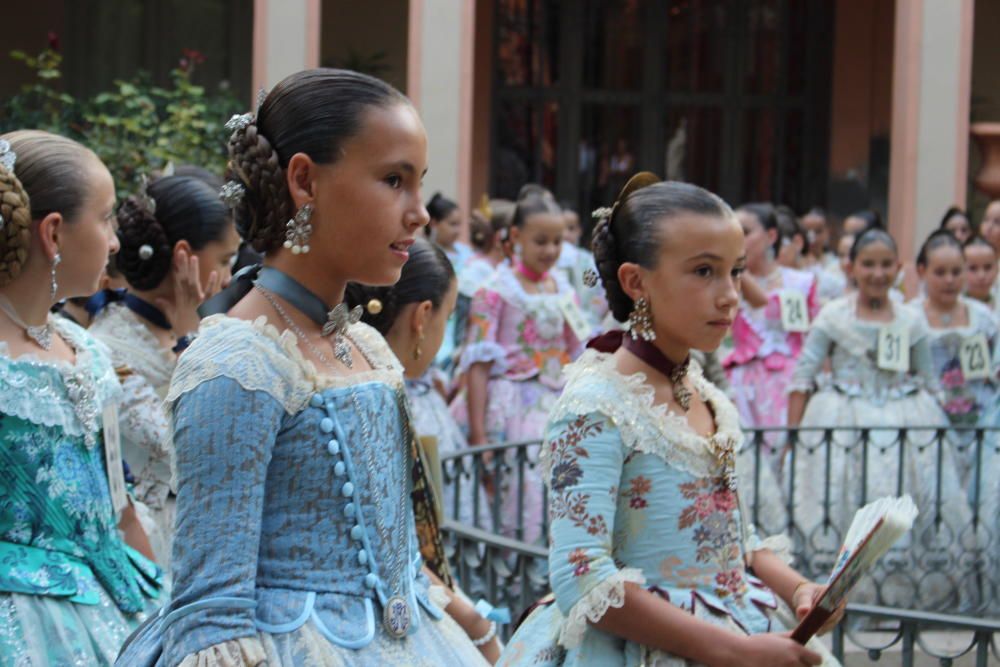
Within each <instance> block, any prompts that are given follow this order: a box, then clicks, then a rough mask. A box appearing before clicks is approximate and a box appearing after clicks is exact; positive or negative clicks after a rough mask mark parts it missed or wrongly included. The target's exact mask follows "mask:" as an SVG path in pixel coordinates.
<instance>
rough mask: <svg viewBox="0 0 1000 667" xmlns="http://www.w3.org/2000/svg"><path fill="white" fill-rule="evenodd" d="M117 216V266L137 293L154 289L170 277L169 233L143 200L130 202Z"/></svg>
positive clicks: (170, 248)
mask: <svg viewBox="0 0 1000 667" xmlns="http://www.w3.org/2000/svg"><path fill="white" fill-rule="evenodd" d="M117 216H118V241H119V242H120V243H121V249H120V250H119V251H118V255H117V256H116V257H115V266H116V267H117V269H118V271H119V272H121V274H122V275H123V276H124V277H125V280H127V281H128V284H129V285H130V286H132V287H133V288H134V289H137V290H149V289H153V288H154V287H156V286H157V285H159V284H160V283H161V282H162V281H163V279H164V278H166V277H167V274H168V273H169V272H170V265H171V262H172V261H173V246H172V245H171V243H170V240H169V239H168V238H167V232H166V230H165V229H163V225H161V224H160V223H159V222H158V221H157V220H156V216H155V215H154V214H153V212H152V211H150V210H149V206H148V205H147V203H146V201H145V199H144V198H143V197H140V196H135V195H133V196H130V197H128V198H126V199H125V201H123V202H122V203H121V206H119V207H118V213H117Z"/></svg>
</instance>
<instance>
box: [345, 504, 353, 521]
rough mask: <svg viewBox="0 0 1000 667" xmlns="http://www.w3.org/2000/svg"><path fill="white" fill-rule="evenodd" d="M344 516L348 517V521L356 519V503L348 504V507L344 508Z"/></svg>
mask: <svg viewBox="0 0 1000 667" xmlns="http://www.w3.org/2000/svg"><path fill="white" fill-rule="evenodd" d="M344 516H346V517H347V518H348V519H351V518H353V517H354V503H347V505H346V506H345V507H344Z"/></svg>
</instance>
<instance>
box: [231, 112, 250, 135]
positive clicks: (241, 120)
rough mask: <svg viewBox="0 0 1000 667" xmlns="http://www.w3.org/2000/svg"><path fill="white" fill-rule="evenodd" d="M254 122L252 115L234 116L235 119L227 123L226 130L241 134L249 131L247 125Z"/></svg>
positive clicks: (241, 114) (240, 114)
mask: <svg viewBox="0 0 1000 667" xmlns="http://www.w3.org/2000/svg"><path fill="white" fill-rule="evenodd" d="M252 122H253V114H252V113H238V114H233V117H232V118H230V119H229V120H227V121H226V129H227V130H229V131H230V132H239V131H240V130H245V129H247V125H249V124H250V123H252Z"/></svg>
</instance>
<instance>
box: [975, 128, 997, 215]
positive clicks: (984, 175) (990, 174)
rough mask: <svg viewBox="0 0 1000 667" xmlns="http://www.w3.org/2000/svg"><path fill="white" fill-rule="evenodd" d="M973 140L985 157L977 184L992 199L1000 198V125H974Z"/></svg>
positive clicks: (977, 177)
mask: <svg viewBox="0 0 1000 667" xmlns="http://www.w3.org/2000/svg"><path fill="white" fill-rule="evenodd" d="M969 132H970V134H971V135H972V138H973V139H975V140H976V145H978V146H979V152H980V154H981V155H982V157H983V162H982V165H981V166H980V167H979V172H978V173H976V178H975V181H974V182H975V184H976V187H977V188H979V189H980V190H981V191H982V192H984V193H985V194H986V195H987V196H988V197H989V198H990V199H998V198H1000V123H973V124H972V125H971V126H970V127H969Z"/></svg>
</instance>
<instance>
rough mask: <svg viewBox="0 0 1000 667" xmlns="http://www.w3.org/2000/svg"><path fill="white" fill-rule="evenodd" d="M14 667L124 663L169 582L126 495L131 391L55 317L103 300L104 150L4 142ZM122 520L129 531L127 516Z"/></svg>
mask: <svg viewBox="0 0 1000 667" xmlns="http://www.w3.org/2000/svg"><path fill="white" fill-rule="evenodd" d="M0 165H2V166H0V469H2V470H3V474H2V475H0V507H2V510H0V618H2V619H3V620H2V622H0V663H2V664H5V665H8V664H10V665H14V664H16V665H70V664H77V665H80V664H84V665H110V664H111V663H112V662H113V661H114V659H115V656H116V654H117V653H118V649H119V647H120V646H121V644H122V642H123V641H124V640H125V638H126V637H127V636H128V634H129V633H130V632H131V631H132V629H133V628H134V627H135V625H137V624H138V623H139V622H140V621H141V620H142V617H143V615H144V614H146V613H149V612H150V611H151V610H152V609H153V608H154V606H153V605H154V603H153V600H154V599H155V598H157V597H158V594H159V593H158V590H159V587H160V583H159V582H160V576H161V573H160V571H159V569H158V568H157V566H156V565H155V564H154V563H153V562H152V561H150V560H149V559H147V558H146V557H145V556H143V555H142V554H141V553H139V551H136V550H135V549H133V548H132V547H131V546H129V545H128V544H126V543H125V542H124V541H123V540H122V538H121V537H120V536H119V531H118V528H119V525H120V526H121V528H123V529H124V530H125V531H126V534H128V535H129V536H130V540H132V541H133V543H134V544H136V545H138V546H139V547H141V548H142V549H144V550H145V551H146V552H147V553H148V551H149V545H148V543H147V542H146V541H145V537H144V536H143V535H142V534H141V529H137V528H136V523H135V517H134V512H133V511H132V508H131V506H130V504H129V501H128V498H127V496H126V493H125V487H124V481H123V479H122V477H123V470H122V464H121V460H120V454H118V451H119V450H118V442H117V438H116V436H115V428H114V427H115V426H116V425H117V416H116V412H115V408H116V406H117V402H118V400H119V398H120V396H121V388H120V386H119V384H118V380H117V378H116V377H115V372H114V369H113V368H112V366H111V363H110V360H109V359H108V358H107V356H106V352H105V350H104V348H103V346H101V345H100V344H99V343H98V342H97V341H95V340H94V339H93V338H92V337H91V336H90V335H89V334H88V333H87V332H86V331H85V330H84V329H82V328H81V327H79V326H77V325H75V324H73V323H71V322H69V320H66V319H64V318H62V317H58V316H54V315H50V313H49V309H50V308H51V307H52V305H53V304H54V303H55V302H56V301H58V300H62V299H65V298H69V297H75V296H84V295H87V294H91V293H93V292H95V291H97V284H98V281H99V280H100V278H101V274H102V271H103V268H104V265H105V264H106V262H107V259H108V255H109V254H110V253H114V252H116V251H117V250H118V240H117V238H116V237H115V234H114V204H115V188H114V183H113V181H112V179H111V174H110V173H109V172H108V170H107V168H106V167H105V166H104V165H103V164H102V163H101V161H100V160H99V159H98V158H97V156H96V155H94V153H93V152H91V151H90V150H88V149H86V148H84V147H83V146H81V145H80V144H78V143H76V142H74V141H71V140H69V139H66V138H63V137H60V136H57V135H53V134H49V133H46V132H36V131H18V132H12V133H10V134H5V135H3V136H2V137H0ZM119 513H120V514H121V519H122V520H121V523H119V520H118V518H117V515H118V514H119Z"/></svg>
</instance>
